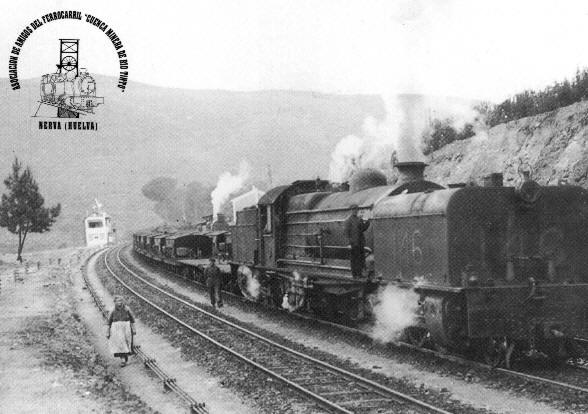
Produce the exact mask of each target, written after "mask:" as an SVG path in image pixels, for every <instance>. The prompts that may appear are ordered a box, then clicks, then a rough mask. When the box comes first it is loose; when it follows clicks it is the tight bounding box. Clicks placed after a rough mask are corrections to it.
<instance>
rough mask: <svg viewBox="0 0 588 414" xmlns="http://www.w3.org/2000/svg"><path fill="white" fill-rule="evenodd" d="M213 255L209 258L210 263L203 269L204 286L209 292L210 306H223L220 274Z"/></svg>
mask: <svg viewBox="0 0 588 414" xmlns="http://www.w3.org/2000/svg"><path fill="white" fill-rule="evenodd" d="M215 262H216V260H215V259H214V257H211V258H210V265H209V266H208V267H207V268H206V269H205V270H204V277H205V278H206V286H207V287H208V292H209V293H210V303H211V304H212V307H213V308H214V307H219V308H221V307H222V306H223V298H222V296H221V279H222V274H221V271H220V269H219V268H218V267H217V265H216V263H215Z"/></svg>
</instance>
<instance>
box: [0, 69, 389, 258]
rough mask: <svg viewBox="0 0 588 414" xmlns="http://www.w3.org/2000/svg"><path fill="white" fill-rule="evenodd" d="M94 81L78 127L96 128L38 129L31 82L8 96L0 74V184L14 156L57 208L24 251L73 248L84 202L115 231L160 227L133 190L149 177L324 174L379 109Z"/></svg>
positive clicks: (326, 99)
mask: <svg viewBox="0 0 588 414" xmlns="http://www.w3.org/2000/svg"><path fill="white" fill-rule="evenodd" d="M95 78H96V82H97V93H98V95H99V96H104V100H105V103H104V105H102V106H99V107H98V108H97V110H96V114H95V115H94V116H88V117H84V120H92V121H95V122H97V123H98V126H99V129H98V131H96V132H95V131H63V130H61V131H59V130H57V131H55V130H51V131H39V130H38V125H37V124H38V120H40V119H46V120H54V119H50V118H37V119H34V118H31V115H32V114H34V113H35V111H36V110H37V106H38V104H37V103H36V102H37V100H38V97H39V80H38V79H37V80H36V79H27V80H21V88H22V89H21V90H19V91H12V90H11V89H10V84H9V82H8V79H0V90H1V91H4V97H3V99H0V114H1V116H2V122H1V124H0V148H2V151H0V178H1V179H4V177H6V176H7V175H8V173H9V169H10V164H11V162H12V160H13V158H14V156H18V157H19V158H20V159H21V160H22V161H23V162H24V163H25V164H27V165H30V166H31V168H32V170H33V173H34V174H35V177H36V178H37V180H38V181H39V184H40V188H41V191H42V194H43V195H45V196H46V202H47V203H48V204H52V203H53V204H54V203H56V202H61V203H62V206H63V209H62V216H61V217H60V218H59V220H58V222H57V223H56V224H55V226H54V229H53V230H52V231H51V232H49V233H47V234H43V235H35V234H33V235H30V240H29V241H28V242H27V245H26V246H25V250H26V249H47V248H55V247H59V246H61V245H66V246H72V245H80V244H82V243H83V236H82V235H83V233H82V230H83V225H82V219H83V217H84V215H85V213H86V212H87V211H90V209H91V206H92V203H93V200H94V198H98V199H99V200H100V201H101V202H102V203H103V204H104V207H105V209H106V210H107V211H108V212H109V213H110V214H111V215H112V216H113V218H114V220H115V221H116V223H117V225H118V229H119V233H122V234H125V233H128V232H129V231H132V230H133V229H136V228H141V227H148V226H152V225H155V224H158V223H159V222H160V219H159V218H158V217H157V216H156V215H155V214H154V213H153V210H152V203H151V202H150V201H148V200H147V199H146V198H144V197H143V196H142V195H141V187H142V186H143V185H144V184H145V183H147V182H148V181H150V180H151V179H153V178H155V177H159V176H169V177H175V178H177V179H178V181H179V185H183V184H187V183H189V182H192V181H200V182H203V183H206V184H208V185H210V184H214V183H215V182H216V180H217V178H218V176H219V175H220V174H221V173H222V172H223V171H227V170H231V171H236V169H237V168H238V167H237V166H238V165H239V162H240V161H241V160H242V159H245V160H247V161H248V162H249V163H250V165H251V166H252V172H251V175H252V177H251V179H252V181H259V180H266V177H267V168H268V166H270V167H271V173H272V177H273V182H274V183H279V182H289V181H293V180H295V179H298V178H300V177H316V176H317V175H320V176H323V177H326V175H327V172H328V163H329V156H330V153H331V151H332V150H333V148H334V146H335V144H336V143H337V142H338V141H339V140H340V139H341V138H342V137H344V136H346V135H348V134H352V133H358V132H359V131H360V130H361V127H362V124H363V121H364V119H365V118H366V116H368V115H369V116H373V117H376V118H380V119H381V118H383V117H384V114H385V112H384V105H383V102H382V100H381V99H380V98H379V97H378V96H368V95H329V94H323V93H316V92H300V91H280V90H277V91H260V92H230V91H216V90H204V91H198V90H185V89H168V88H162V87H157V86H150V85H147V84H142V83H137V82H133V81H132V80H131V81H130V82H129V84H128V85H127V88H126V91H125V92H124V93H121V92H120V90H118V89H117V88H116V84H117V79H116V78H114V77H106V76H96V77H95ZM42 111H46V112H42V113H46V114H49V113H50V114H53V113H54V112H55V110H54V109H49V108H42ZM3 191H4V188H3V186H2V188H1V189H0V192H3ZM206 213H208V212H206ZM14 245H15V243H14V236H13V235H10V234H8V233H7V232H6V231H4V230H3V229H2V230H0V250H2V251H6V250H13V249H14Z"/></svg>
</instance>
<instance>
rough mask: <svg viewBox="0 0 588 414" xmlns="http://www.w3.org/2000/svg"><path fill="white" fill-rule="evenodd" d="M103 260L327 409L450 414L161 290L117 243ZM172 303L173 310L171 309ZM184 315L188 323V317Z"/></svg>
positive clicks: (132, 285) (136, 291) (159, 303)
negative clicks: (127, 262) (130, 262)
mask: <svg viewBox="0 0 588 414" xmlns="http://www.w3.org/2000/svg"><path fill="white" fill-rule="evenodd" d="M109 258H110V259H109ZM104 263H105V265H106V268H107V269H108V271H109V272H110V273H111V275H112V276H113V277H114V278H116V279H117V280H118V281H119V282H120V283H121V284H122V285H123V286H125V288H127V289H128V290H129V291H130V292H131V293H132V294H133V295H135V296H137V297H138V298H139V299H141V300H142V301H145V302H146V303H148V304H149V305H150V306H152V307H153V308H155V309H157V310H158V311H160V312H162V313H164V314H165V315H166V316H167V317H168V318H170V319H173V320H174V321H176V322H177V323H178V324H180V325H182V326H183V327H185V328H186V329H188V330H190V331H191V332H193V333H194V334H195V335H198V336H200V337H201V338H203V339H205V340H207V341H209V342H211V343H213V344H214V345H215V346H217V347H218V348H221V349H223V350H224V351H226V352H228V353H230V354H231V355H233V356H235V357H237V358H238V359H240V360H241V361H243V362H245V363H247V364H249V365H251V366H253V367H255V368H256V369H259V370H260V371H263V372H264V373H265V374H266V375H268V376H270V377H272V378H274V379H276V380H279V381H280V382H282V383H283V384H285V385H286V386H288V387H290V388H292V389H294V390H296V391H297V392H299V393H300V394H302V395H304V396H305V397H306V398H308V399H309V400H311V401H313V402H315V403H317V404H318V405H319V406H321V407H323V408H324V409H326V410H328V411H331V412H337V413H348V414H351V413H370V412H374V413H376V412H377V413H397V412H417V413H421V412H422V413H444V414H447V413H448V411H445V410H443V409H441V408H438V407H435V406H433V405H431V404H428V403H426V402H423V401H420V400H417V399H415V398H413V397H411V396H409V395H406V394H404V393H401V392H399V391H396V390H393V389H390V388H388V387H386V386H383V385H381V384H378V383H376V382H374V381H371V380H369V379H366V378H363V377H361V376H359V375H357V374H354V373H352V372H349V371H346V370H344V369H341V368H338V367H336V366H334V365H331V364H328V363H326V362H324V361H321V360H318V359H316V358H313V357H311V356H308V355H306V354H304V353H302V352H299V351H296V350H294V349H291V348H288V347H286V346H284V345H281V344H279V343H276V342H274V341H272V340H270V339H268V338H265V337H263V336H261V335H259V334H257V333H255V332H252V331H250V330H248V329H245V328H243V327H241V326H238V325H236V324H234V323H232V322H230V321H228V320H226V319H224V318H222V317H219V316H217V315H215V314H213V313H210V312H208V311H206V310H205V309H202V308H200V307H198V306H195V305H194V304H192V303H189V302H187V301H184V300H182V299H180V298H179V297H177V296H175V295H173V294H170V293H168V292H166V291H164V290H162V289H160V288H159V287H157V286H155V285H154V284H152V283H150V282H149V281H147V280H145V279H143V278H142V277H141V276H139V275H138V274H137V273H135V272H134V271H133V270H132V269H130V268H129V267H127V266H126V265H125V264H124V263H123V262H122V260H121V259H120V248H119V249H117V250H116V251H114V250H111V251H110V252H107V253H106V254H105V255H104ZM123 275H124V276H123ZM123 279H126V280H123ZM170 308H172V309H175V310H174V311H173V313H172V312H171V311H170V310H169V309H170ZM178 308H183V311H178ZM187 310H189V312H190V313H192V314H194V313H196V314H197V317H196V318H194V317H190V316H189V315H187V312H186V311H187ZM175 313H177V314H181V316H177V315H176V314H175ZM186 319H189V320H190V322H186Z"/></svg>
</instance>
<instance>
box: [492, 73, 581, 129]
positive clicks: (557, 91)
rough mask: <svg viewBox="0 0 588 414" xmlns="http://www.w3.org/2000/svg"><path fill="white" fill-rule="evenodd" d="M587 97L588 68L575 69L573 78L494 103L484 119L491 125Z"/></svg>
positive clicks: (538, 112)
mask: <svg viewBox="0 0 588 414" xmlns="http://www.w3.org/2000/svg"><path fill="white" fill-rule="evenodd" d="M585 99H588V69H583V70H581V71H580V70H579V69H578V70H577V71H576V75H575V77H574V79H573V80H571V81H570V80H567V79H566V80H564V81H563V82H556V83H555V84H553V85H552V86H548V87H547V88H545V89H544V90H542V91H539V92H536V91H531V90H526V91H524V92H522V93H519V94H516V95H515V96H514V97H512V98H510V99H506V100H505V101H503V102H502V103H500V104H498V105H496V106H495V107H494V108H492V109H491V110H490V111H489V114H488V116H487V119H486V123H487V124H488V126H490V127H493V126H495V125H498V124H502V123H505V122H509V121H514V120H516V119H520V118H524V117H527V116H533V115H537V114H541V113H544V112H550V111H553V110H555V109H558V108H562V107H564V106H568V105H571V104H573V103H576V102H580V101H583V100H585Z"/></svg>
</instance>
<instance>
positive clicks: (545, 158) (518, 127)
mask: <svg viewBox="0 0 588 414" xmlns="http://www.w3.org/2000/svg"><path fill="white" fill-rule="evenodd" d="M521 161H522V162H524V163H527V164H528V165H529V166H530V167H531V170H532V171H531V173H532V178H533V179H534V180H536V181H538V182H539V183H540V184H543V185H546V184H548V185H557V184H558V183H559V182H560V181H561V180H565V181H566V182H567V183H569V184H574V185H581V186H582V187H585V188H588V102H579V103H576V104H573V105H570V106H567V107H564V108H560V109H558V110H556V111H552V112H547V113H544V114H541V115H536V116H532V117H528V118H523V119H519V120H516V121H512V122H509V123H507V124H501V125H497V126H495V127H493V128H490V129H489V130H487V131H481V132H479V133H478V134H477V135H476V136H474V137H472V138H469V139H466V140H463V141H456V142H453V143H451V144H449V145H447V146H445V147H443V148H441V149H440V150H438V151H436V152H434V153H433V154H431V158H430V161H429V167H428V168H427V171H426V175H427V178H428V179H430V180H432V181H437V182H440V183H443V184H450V183H468V182H472V181H474V182H480V179H481V178H482V177H484V176H485V175H488V174H490V173H493V172H502V173H503V174H504V183H505V185H513V184H514V183H515V182H516V180H517V179H518V177H519V174H518V169H519V165H520V164H521Z"/></svg>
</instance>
